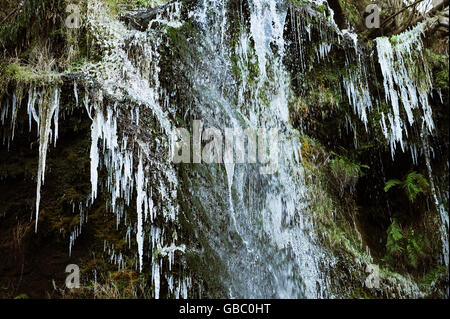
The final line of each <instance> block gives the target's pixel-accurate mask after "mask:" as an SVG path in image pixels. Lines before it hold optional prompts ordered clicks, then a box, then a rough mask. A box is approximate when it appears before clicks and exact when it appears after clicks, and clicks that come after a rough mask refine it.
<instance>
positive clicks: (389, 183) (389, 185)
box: [384, 179, 402, 192]
mask: <svg viewBox="0 0 450 319" xmlns="http://www.w3.org/2000/svg"><path fill="white" fill-rule="evenodd" d="M401 184H402V182H401V181H400V180H398V179H391V180H389V181H387V182H386V185H385V186H384V191H385V192H388V191H389V190H390V189H391V188H392V187H394V186H397V185H401Z"/></svg>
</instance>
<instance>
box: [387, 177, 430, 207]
mask: <svg viewBox="0 0 450 319" xmlns="http://www.w3.org/2000/svg"><path fill="white" fill-rule="evenodd" d="M396 186H399V187H401V188H402V189H403V190H404V192H405V194H406V196H408V199H409V200H410V201H411V202H413V201H415V199H416V197H417V195H419V194H420V193H425V192H426V189H427V188H428V187H429V184H428V181H427V179H426V178H425V177H424V176H423V175H422V174H420V173H417V172H414V171H413V172H411V173H409V174H408V175H406V177H405V179H404V180H403V181H400V180H398V179H391V180H389V181H387V182H386V185H385V186H384V191H385V192H388V191H389V190H390V189H391V188H393V187H396Z"/></svg>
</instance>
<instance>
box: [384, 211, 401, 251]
mask: <svg viewBox="0 0 450 319" xmlns="http://www.w3.org/2000/svg"><path fill="white" fill-rule="evenodd" d="M387 235H388V236H387V242H386V250H387V253H388V254H389V255H392V254H397V253H401V252H403V247H402V243H401V241H402V240H403V238H404V236H403V232H402V228H401V227H400V225H399V224H398V222H397V220H396V219H394V220H393V221H392V224H391V225H390V226H389V228H388V230H387Z"/></svg>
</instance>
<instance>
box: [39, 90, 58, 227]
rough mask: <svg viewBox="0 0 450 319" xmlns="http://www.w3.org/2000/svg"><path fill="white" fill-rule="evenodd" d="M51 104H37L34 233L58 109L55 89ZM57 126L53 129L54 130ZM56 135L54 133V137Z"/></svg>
mask: <svg viewBox="0 0 450 319" xmlns="http://www.w3.org/2000/svg"><path fill="white" fill-rule="evenodd" d="M53 99H54V100H53V104H51V105H48V104H47V103H42V102H41V103H40V104H39V165H38V173H37V187H36V226H35V231H36V232H37V227H38V221H39V204H40V200H41V185H42V184H44V177H45V162H46V158H47V148H48V142H49V140H48V138H49V135H50V126H51V120H52V117H53V116H54V114H55V111H56V110H57V109H59V89H58V88H55V90H54V93H53ZM56 129H57V126H56V127H55V130H56ZM56 134H57V133H56V132H55V135H56Z"/></svg>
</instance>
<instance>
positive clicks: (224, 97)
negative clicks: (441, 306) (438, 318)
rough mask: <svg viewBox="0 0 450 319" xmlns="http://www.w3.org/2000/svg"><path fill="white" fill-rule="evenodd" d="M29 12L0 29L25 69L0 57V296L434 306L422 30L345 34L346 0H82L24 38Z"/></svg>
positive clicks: (440, 176)
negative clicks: (429, 301)
mask: <svg viewBox="0 0 450 319" xmlns="http://www.w3.org/2000/svg"><path fill="white" fill-rule="evenodd" d="M35 5H36V3H34V2H30V3H29V4H28V3H27V4H26V7H25V8H24V10H23V13H21V14H20V15H18V16H16V17H15V19H16V21H15V22H14V23H11V25H10V27H9V28H10V29H8V30H7V31H8V32H6V31H5V30H6V29H5V30H3V29H2V33H1V35H2V38H1V39H2V40H3V39H5V41H4V44H3V45H4V46H5V49H6V52H8V53H10V52H14V48H15V49H16V50H20V52H21V53H20V54H22V56H23V59H26V61H27V63H23V62H22V61H15V60H13V59H11V58H10V57H9V56H7V55H5V57H4V58H3V62H2V64H1V65H0V71H1V73H2V75H3V76H2V80H0V81H1V84H2V88H1V89H0V102H1V104H0V107H1V108H0V120H1V124H2V131H1V132H2V140H3V145H2V147H1V149H0V156H1V158H2V161H1V173H2V174H1V176H2V179H1V180H0V220H1V223H0V253H1V255H2V256H6V258H5V262H4V263H3V264H2V265H1V266H0V267H2V268H0V285H1V287H2V288H4V289H2V290H1V291H2V292H1V293H0V294H1V295H0V296H5V297H16V296H19V295H21V294H22V296H23V294H26V295H27V296H29V297H44V296H47V295H50V296H53V297H75V298H76V297H107V298H111V297H118V298H120V297H138V298H193V297H194V298H195V297H200V298H223V297H231V298H235V297H237V298H418V297H439V298H442V297H445V296H448V278H446V276H445V273H446V272H448V258H449V257H448V192H446V189H448V168H449V166H448V161H447V157H448V156H447V155H448V140H449V139H448V108H446V107H445V105H446V104H447V103H448V71H447V69H448V55H447V53H443V49H442V45H441V42H440V41H441V40H438V39H437V38H436V37H441V36H442V34H439V35H438V34H435V35H434V38H433V36H428V35H427V36H424V34H425V28H426V24H418V25H415V26H413V27H412V28H410V29H409V30H408V31H406V32H404V33H402V34H399V35H397V36H392V37H378V38H376V39H374V40H365V39H364V38H362V39H360V38H359V36H360V37H361V36H364V34H366V33H361V34H359V35H358V34H357V33H354V32H352V31H351V30H352V24H353V23H354V20H355V17H354V15H355V10H356V9H355V8H358V7H360V6H363V1H359V2H358V1H328V2H327V1H317V0H310V1H301V2H300V1H294V0H291V1H282V0H247V1H235V0H231V1H212V0H204V1H170V2H168V3H164V4H161V5H160V6H157V7H154V8H151V9H146V10H142V9H139V10H136V9H131V8H127V10H122V9H121V8H120V7H118V8H115V7H110V5H107V4H106V2H103V1H100V0H95V1H89V2H87V3H85V4H83V5H81V7H80V8H79V9H80V12H81V13H82V14H83V16H82V17H83V18H82V21H83V23H82V25H81V29H65V30H64V31H57V30H60V29H59V27H60V26H58V23H56V22H53V23H54V25H53V27H51V28H50V29H49V30H47V31H44V30H40V31H39V32H35V33H31V32H30V31H29V30H28V29H27V27H25V26H22V24H21V23H23V22H22V20H23V21H28V20H30V21H34V19H36V17H34V16H33V14H31V13H30V12H32V9H33V8H34V7H33V6H35ZM56 9H57V10H59V11H60V12H61V11H64V9H65V8H64V7H63V4H61V5H60V7H57V8H56ZM130 10H136V11H130ZM118 11H119V12H118ZM21 12H22V11H21ZM36 14H40V13H39V12H37V13H36ZM352 15H353V16H352ZM46 16H48V13H47V14H46ZM2 18H3V17H2V16H0V19H2ZM5 18H6V17H5ZM8 19H9V18H8ZM359 23H360V22H359ZM48 24H49V25H52V23H50V22H48ZM13 25H15V26H16V27H17V30H15V31H14V30H13V29H12V28H13ZM23 25H25V24H24V23H23ZM51 30H55V31H54V32H52V31H51ZM58 32H59V33H58ZM20 33H25V34H27V39H28V40H27V41H28V42H27V43H24V44H21V45H16V44H15V43H14V41H13V40H14V37H15V36H17V35H18V34H20ZM444 36H445V35H444ZM444 40H445V39H444ZM447 41H448V38H447ZM35 43H39V45H36V44H35ZM45 43H47V44H45ZM48 43H50V44H48ZM33 45H34V47H33ZM52 48H53V50H52ZM52 51H54V52H55V53H58V54H60V55H61V56H63V57H64V58H62V59H59V60H56V59H54V58H53V57H52ZM30 52H31V53H30ZM55 56H56V54H55ZM175 132H184V133H185V135H186V136H187V138H188V140H189V144H190V143H191V142H192V144H191V145H189V146H188V147H189V150H188V152H189V155H191V152H192V156H189V161H186V162H185V163H180V164H177V163H175V162H174V161H173V152H174V149H177V148H178V147H179V146H180V145H179V144H177V140H178V139H177V138H178V137H179V136H178V137H177V136H176V134H175ZM199 132H200V133H201V135H199ZM233 135H234V137H233ZM244 135H245V136H246V137H245V138H243V140H242V141H243V143H242V144H239V143H238V140H239V139H240V138H242V137H243V136H244ZM197 136H201V137H200V138H199V139H198V140H196V137H197ZM230 136H231V138H230ZM191 137H192V138H191ZM227 142H228V143H230V145H234V146H235V147H234V148H231V151H230V149H228V148H227ZM252 142H253V144H254V145H255V148H254V149H253V148H252V145H253V144H252ZM215 143H216V144H215ZM267 143H271V144H267ZM222 146H223V148H222ZM191 150H192V151H191ZM233 150H234V152H233ZM241 150H242V152H241V153H240V151H241ZM252 152H254V153H252ZM239 154H244V156H243V157H242V158H240V157H239ZM252 154H253V155H252ZM199 155H201V156H200V157H201V158H203V161H196V158H197V159H198V157H199ZM208 158H210V159H211V160H210V161H208ZM209 162H211V163H209ZM68 264H77V265H79V266H80V268H81V274H82V288H80V289H79V290H76V291H68V290H66V289H64V279H65V275H66V274H65V273H64V271H65V268H66V266H67V265H68ZM47 265H48V266H47Z"/></svg>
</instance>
